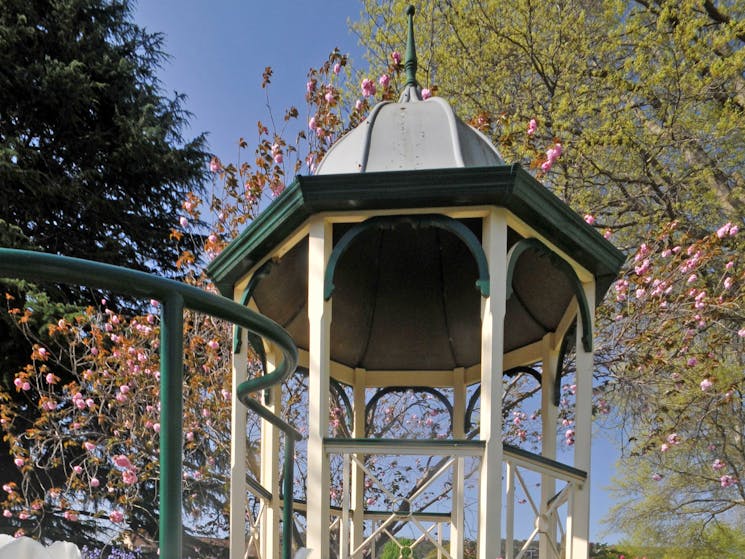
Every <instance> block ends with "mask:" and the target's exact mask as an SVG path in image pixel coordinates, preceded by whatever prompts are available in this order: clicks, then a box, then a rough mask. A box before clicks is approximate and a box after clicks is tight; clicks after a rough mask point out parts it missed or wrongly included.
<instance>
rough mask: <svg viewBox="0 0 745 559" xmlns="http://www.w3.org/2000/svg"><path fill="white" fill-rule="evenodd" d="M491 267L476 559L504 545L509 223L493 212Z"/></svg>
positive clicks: (487, 233) (488, 241) (490, 558)
mask: <svg viewBox="0 0 745 559" xmlns="http://www.w3.org/2000/svg"><path fill="white" fill-rule="evenodd" d="M483 244H484V252H485V253H486V258H487V260H488V262H489V297H488V298H487V299H486V301H484V302H483V303H482V319H481V430H480V437H481V440H482V441H484V442H485V443H486V444H485V447H484V456H483V457H482V459H481V469H480V471H479V534H478V541H479V551H478V557H479V559H494V557H496V556H498V555H499V554H500V546H501V543H502V538H501V526H502V390H503V387H502V372H503V371H502V368H503V367H502V361H503V354H504V314H505V293H506V281H507V278H506V270H507V221H506V219H505V214H504V210H501V209H496V208H493V209H491V210H490V212H489V215H488V216H487V217H486V218H485V219H484V232H483Z"/></svg>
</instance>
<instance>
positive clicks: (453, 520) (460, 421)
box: [440, 367, 466, 559]
mask: <svg viewBox="0 0 745 559" xmlns="http://www.w3.org/2000/svg"><path fill="white" fill-rule="evenodd" d="M465 418H466V382H465V370H464V369H463V368H462V367H461V368H459V369H455V371H453V439H455V440H464V439H465V438H466V432H465V424H464V422H465ZM465 487H466V482H465V458H463V457H462V456H459V457H458V458H456V459H455V462H454V464H453V498H452V503H453V505H452V512H451V516H450V555H451V556H452V557H453V559H463V539H464V536H465V534H464V532H463V530H464V518H463V511H464V509H465V492H466V491H465ZM440 530H441V528H440Z"/></svg>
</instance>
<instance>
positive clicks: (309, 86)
mask: <svg viewBox="0 0 745 559" xmlns="http://www.w3.org/2000/svg"><path fill="white" fill-rule="evenodd" d="M315 90H316V81H315V80H310V81H309V82H307V83H306V84H305V91H307V92H308V93H313V92H314V91H315Z"/></svg>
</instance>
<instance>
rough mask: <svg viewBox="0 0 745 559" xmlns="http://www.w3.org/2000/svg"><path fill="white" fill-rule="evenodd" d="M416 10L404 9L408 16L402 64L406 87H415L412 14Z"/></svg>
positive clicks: (410, 7)
mask: <svg viewBox="0 0 745 559" xmlns="http://www.w3.org/2000/svg"><path fill="white" fill-rule="evenodd" d="M415 12H416V10H415V9H414V6H409V7H408V8H407V9H406V15H408V16H409V36H408V38H407V40H406V61H405V62H404V68H405V69H406V85H407V86H408V85H411V86H414V87H416V86H417V85H419V84H417V82H416V68H417V63H416V46H415V45H414V13H415Z"/></svg>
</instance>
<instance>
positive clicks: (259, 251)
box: [206, 164, 626, 302]
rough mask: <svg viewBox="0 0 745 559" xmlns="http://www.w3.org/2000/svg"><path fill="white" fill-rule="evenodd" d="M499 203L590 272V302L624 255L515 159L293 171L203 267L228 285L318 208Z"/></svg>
mask: <svg viewBox="0 0 745 559" xmlns="http://www.w3.org/2000/svg"><path fill="white" fill-rule="evenodd" d="M463 206H499V207H503V208H506V209H508V210H509V211H511V212H512V213H513V214H514V215H516V216H517V217H519V218H520V219H522V220H523V221H525V222H526V223H527V224H528V225H530V226H531V227H532V228H534V229H535V230H536V231H537V232H539V233H540V234H541V235H543V236H544V237H546V238H548V239H550V240H551V242H553V243H554V244H555V245H556V246H557V247H559V248H560V249H561V250H563V251H565V252H566V253H567V254H570V255H571V256H572V257H573V258H574V259H575V260H576V261H577V262H578V263H579V264H581V265H582V266H583V267H585V268H586V269H587V270H588V271H590V272H591V273H592V274H593V275H594V276H595V279H596V283H597V289H596V292H597V297H598V299H597V300H598V302H599V301H600V300H601V299H602V297H603V296H604V295H605V293H606V291H607V290H608V288H609V287H610V285H611V284H612V282H613V281H614V280H615V278H616V276H617V274H618V271H619V270H620V268H621V266H622V264H623V262H624V261H625V260H626V256H625V255H624V254H623V253H622V252H621V251H620V250H618V249H617V248H616V247H615V246H614V245H613V244H612V243H611V242H609V241H608V240H606V239H605V238H603V236H602V235H601V234H600V233H599V232H598V231H596V230H595V229H594V228H593V227H591V226H590V225H588V224H587V223H585V221H584V220H583V219H582V218H581V217H580V216H579V215H578V214H577V213H576V212H574V211H573V210H572V209H571V208H570V207H569V206H567V205H566V204H565V203H564V202H562V201H561V200H560V199H559V198H558V197H557V196H555V195H554V194H553V193H552V192H550V191H549V190H548V189H547V188H546V187H544V186H543V185H542V184H541V183H540V182H538V181H537V180H536V179H535V177H533V176H532V175H531V174H530V173H528V172H527V171H525V170H524V169H523V168H522V167H521V166H520V165H517V164H514V165H500V166H490V167H469V168H447V169H424V170H414V171H381V172H368V173H346V174H331V175H313V176H303V175H299V176H297V177H295V180H294V181H293V182H292V184H291V185H290V186H289V187H288V188H287V189H286V190H285V191H284V192H283V193H282V194H281V195H280V196H278V197H277V198H276V199H275V200H274V201H273V202H272V203H271V204H270V205H269V206H268V207H267V208H266V209H265V210H264V211H263V212H262V213H261V214H259V216H258V217H257V218H256V219H255V220H254V221H252V222H251V223H250V224H249V225H248V227H246V229H245V230H244V231H243V232H242V233H241V234H240V235H239V236H238V237H236V238H235V239H234V240H233V241H232V242H231V243H230V244H229V245H228V246H227V247H225V249H224V250H223V251H222V252H221V253H220V254H219V255H218V256H217V257H216V258H215V259H214V260H213V261H212V262H210V264H209V265H208V266H207V269H206V272H207V275H208V276H209V277H210V278H211V279H212V280H213V281H214V282H215V284H216V286H217V288H218V290H219V291H220V293H222V294H223V295H225V296H228V297H232V295H233V285H234V283H235V282H236V281H238V280H239V279H240V278H241V277H242V276H243V275H245V274H246V273H247V272H248V271H249V270H250V269H251V268H252V267H254V266H255V265H256V264H257V263H258V262H259V261H261V260H262V259H263V258H264V257H265V256H267V255H268V254H269V253H270V252H271V251H272V250H273V249H274V248H276V247H277V246H278V245H279V244H280V243H281V242H282V241H284V239H286V238H287V237H288V236H289V235H290V234H292V233H293V232H294V231H295V230H296V229H297V228H298V227H300V226H301V225H302V224H303V223H304V222H305V221H306V220H307V219H308V218H309V217H310V216H312V215H314V214H317V213H321V212H333V211H363V210H376V209H402V210H403V209H407V208H435V207H463Z"/></svg>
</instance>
